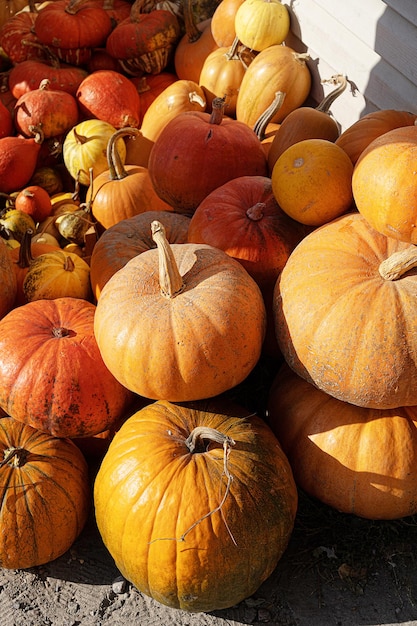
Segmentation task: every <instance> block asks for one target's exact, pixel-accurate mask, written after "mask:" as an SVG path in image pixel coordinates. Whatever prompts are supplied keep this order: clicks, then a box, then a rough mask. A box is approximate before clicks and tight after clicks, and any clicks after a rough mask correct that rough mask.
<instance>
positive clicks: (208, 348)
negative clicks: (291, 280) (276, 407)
mask: <svg viewBox="0 0 417 626" xmlns="http://www.w3.org/2000/svg"><path fill="white" fill-rule="evenodd" d="M152 236H153V238H154V240H155V243H156V244H157V249H156V250H155V249H154V250H147V251H146V252H143V253H142V254H139V255H138V256H136V257H134V258H133V259H131V260H130V261H129V262H128V263H127V264H126V265H125V266H124V267H123V268H122V269H120V270H119V271H118V272H116V274H114V276H112V278H110V280H109V281H108V282H107V283H106V285H105V286H104V288H103V290H102V292H101V295H100V299H99V301H98V303H97V310H96V315H95V320H94V332H95V336H96V339H97V343H98V346H99V349H100V352H101V355H102V357H103V359H104V362H105V363H106V365H107V367H108V368H109V370H110V371H111V372H112V373H113V374H114V376H115V377H116V378H117V379H118V380H119V381H120V382H121V384H122V385H124V386H125V387H127V388H128V389H131V390H132V391H134V392H135V393H138V394H139V395H141V396H144V397H146V398H151V399H164V400H170V401H173V402H182V401H187V400H198V399H201V398H207V397H211V396H215V395H218V394H219V393H222V392H223V391H226V390H227V389H230V388H232V387H234V386H235V385H237V384H238V383H239V382H241V381H242V380H243V379H244V378H246V376H247V375H248V374H249V372H250V371H251V370H252V369H253V367H254V366H255V364H256V362H257V361H258V359H259V356H260V352H261V347H262V342H263V339H264V333H265V324H266V314H265V305H264V303H263V299H262V295H261V292H260V290H259V288H258V286H257V285H256V283H255V281H254V280H253V279H252V278H251V277H250V276H249V274H248V273H247V272H246V271H245V270H244V269H243V267H242V266H241V265H240V263H238V262H237V261H235V260H234V259H232V258H230V257H229V256H228V255H227V254H225V253H224V252H223V251H222V250H219V249H217V248H213V247H212V246H207V245H204V244H191V243H182V244H171V245H170V244H169V243H168V241H167V239H166V235H165V232H164V227H163V225H162V224H161V223H160V222H158V221H154V222H152ZM138 319H140V324H138V323H137V320H138Z"/></svg>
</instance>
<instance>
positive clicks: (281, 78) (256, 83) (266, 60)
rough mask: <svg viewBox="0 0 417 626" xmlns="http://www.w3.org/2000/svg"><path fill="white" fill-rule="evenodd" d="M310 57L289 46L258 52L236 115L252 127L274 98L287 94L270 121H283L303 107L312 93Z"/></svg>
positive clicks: (243, 86)
mask: <svg viewBox="0 0 417 626" xmlns="http://www.w3.org/2000/svg"><path fill="white" fill-rule="evenodd" d="M308 59H309V56H308V55H306V54H301V53H298V52H296V51H295V50H293V49H292V48H291V47H290V46H282V45H274V46H268V48H265V50H262V51H261V52H259V54H257V55H256V57H255V58H254V59H253V61H252V63H251V64H250V65H249V67H248V69H247V70H246V73H245V76H244V77H243V79H242V82H241V85H240V90H239V96H238V99H237V103H236V118H237V119H238V120H239V121H241V122H244V123H245V124H247V125H248V126H250V127H251V128H253V127H254V126H255V123H256V122H257V120H258V119H259V117H260V116H261V115H262V114H263V113H264V112H265V111H266V109H267V108H268V107H269V106H270V105H271V103H272V102H273V100H274V98H275V94H276V93H277V91H281V92H282V93H284V94H285V99H284V102H283V103H282V106H280V107H279V109H278V111H277V113H276V115H275V116H274V117H273V118H272V119H271V120H270V122H282V120H283V119H284V118H285V117H286V116H287V115H288V113H291V111H293V110H294V109H296V108H298V107H299V106H301V105H302V104H303V103H304V101H305V100H306V98H307V96H308V95H309V93H310V88H311V74H310V70H309V68H308V65H307V63H306V62H307V60H308Z"/></svg>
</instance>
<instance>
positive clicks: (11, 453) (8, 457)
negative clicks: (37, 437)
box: [0, 447, 29, 467]
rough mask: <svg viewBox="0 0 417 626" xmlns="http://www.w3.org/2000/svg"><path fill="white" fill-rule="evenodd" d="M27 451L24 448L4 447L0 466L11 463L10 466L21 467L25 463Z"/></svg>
mask: <svg viewBox="0 0 417 626" xmlns="http://www.w3.org/2000/svg"><path fill="white" fill-rule="evenodd" d="M28 454H29V452H28V451H27V450H25V448H19V447H18V448H15V447H13V448H6V449H5V450H4V458H3V460H2V461H0V467H3V466H4V465H11V466H12V467H21V466H22V465H24V464H25V462H26V459H27V457H28Z"/></svg>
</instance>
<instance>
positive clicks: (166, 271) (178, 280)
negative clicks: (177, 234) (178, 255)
mask: <svg viewBox="0 0 417 626" xmlns="http://www.w3.org/2000/svg"><path fill="white" fill-rule="evenodd" d="M151 234H152V239H153V240H154V242H155V243H156V246H157V248H158V252H159V286H160V288H161V294H162V295H163V296H165V297H166V298H174V297H175V296H176V295H177V294H179V293H181V291H182V290H183V289H184V287H185V283H184V281H183V279H182V276H181V274H180V272H179V270H178V265H177V262H176V260H175V257H174V253H173V251H172V248H171V246H170V244H169V241H168V239H167V237H166V232H165V228H164V226H163V225H162V224H161V222H158V221H157V220H154V221H153V222H152V223H151Z"/></svg>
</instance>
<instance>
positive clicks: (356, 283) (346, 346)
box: [274, 213, 417, 409]
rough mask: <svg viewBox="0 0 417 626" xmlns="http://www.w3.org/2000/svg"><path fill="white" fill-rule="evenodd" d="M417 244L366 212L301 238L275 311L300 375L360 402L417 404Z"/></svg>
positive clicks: (282, 342)
mask: <svg viewBox="0 0 417 626" xmlns="http://www.w3.org/2000/svg"><path fill="white" fill-rule="evenodd" d="M415 250H416V249H415V246H413V245H411V246H410V244H406V243H404V242H400V241H397V240H396V239H393V238H392V237H386V236H385V235H382V234H381V233H378V231H376V230H375V229H374V228H372V227H371V226H370V225H369V224H368V222H367V221H366V220H365V218H364V217H363V216H362V215H361V214H360V213H352V214H348V215H344V216H342V217H340V218H338V219H335V220H333V221H332V222H330V223H328V224H325V225H324V226H322V227H321V228H317V229H316V230H314V231H313V232H312V233H310V234H309V235H307V237H305V238H304V239H303V240H302V241H301V242H300V243H299V244H298V246H297V247H296V248H295V250H294V251H293V252H292V253H291V256H290V258H289V259H288V261H287V263H286V265H285V267H284V269H283V270H282V272H281V274H280V277H279V278H278V281H277V284H276V287H275V293H274V316H275V331H276V335H277V340H278V344H279V346H280V349H281V352H282V354H283V356H284V358H285V360H286V361H287V363H288V364H289V365H290V366H291V368H292V369H293V370H294V371H295V372H296V373H297V374H298V375H299V376H301V377H302V378H305V379H306V380H307V381H309V382H311V383H313V384H315V385H316V386H317V387H318V388H319V389H321V390H322V391H325V392H326V393H328V394H330V395H332V396H334V397H335V398H338V399H339V400H343V401H345V402H350V403H351V404H355V405H358V406H364V407H369V408H380V409H386V408H395V407H399V406H411V405H417V341H416V340H417V315H416V296H417V275H416V274H415V272H410V271H408V272H407V269H408V268H409V267H410V259H411V261H412V259H413V256H414V262H416V259H415V256H416V255H415ZM395 253H398V255H399V256H397V255H396V254H395ZM403 255H405V258H404V256H403ZM411 266H412V265H411ZM404 272H405V273H404Z"/></svg>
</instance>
